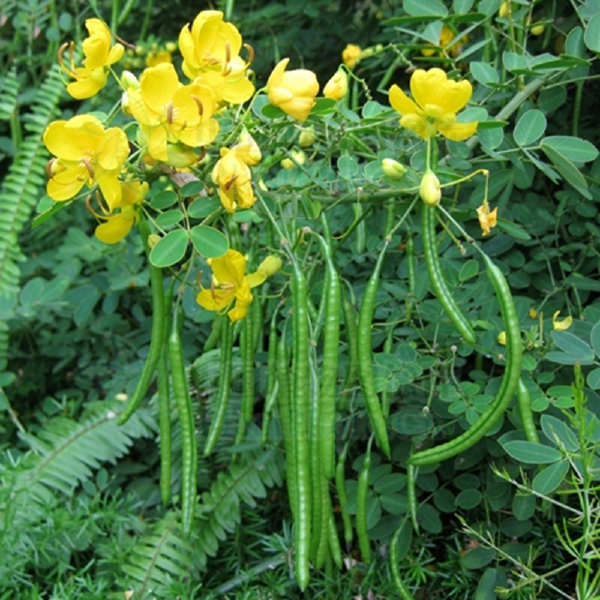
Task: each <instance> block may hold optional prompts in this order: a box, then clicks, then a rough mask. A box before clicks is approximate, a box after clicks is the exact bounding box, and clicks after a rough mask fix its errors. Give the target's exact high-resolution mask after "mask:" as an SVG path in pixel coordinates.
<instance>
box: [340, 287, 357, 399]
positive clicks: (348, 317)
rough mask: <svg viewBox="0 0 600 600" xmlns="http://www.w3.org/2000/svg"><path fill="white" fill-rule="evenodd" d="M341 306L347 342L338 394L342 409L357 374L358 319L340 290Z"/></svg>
mask: <svg viewBox="0 0 600 600" xmlns="http://www.w3.org/2000/svg"><path fill="white" fill-rule="evenodd" d="M342 308H343V309H344V321H345V323H346V342H347V344H348V372H347V373H346V379H345V380H344V386H343V389H342V393H341V394H340V400H339V408H340V410H344V409H345V408H346V405H347V403H348V397H349V395H350V389H351V388H352V386H353V385H354V383H355V382H356V378H357V376H358V319H357V315H356V310H355V309H354V306H352V303H351V302H350V300H349V299H348V295H347V293H346V292H344V291H343V290H342Z"/></svg>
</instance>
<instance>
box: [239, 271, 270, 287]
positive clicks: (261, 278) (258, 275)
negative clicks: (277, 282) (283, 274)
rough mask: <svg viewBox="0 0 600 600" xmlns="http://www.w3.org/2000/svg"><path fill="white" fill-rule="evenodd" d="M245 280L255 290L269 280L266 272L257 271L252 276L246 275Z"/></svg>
mask: <svg viewBox="0 0 600 600" xmlns="http://www.w3.org/2000/svg"><path fill="white" fill-rule="evenodd" d="M244 279H245V280H246V281H247V282H248V285H249V286H250V287H251V288H254V287H256V286H257V285H261V284H263V283H264V282H265V281H266V279H267V275H266V273H264V272H261V271H256V272H255V273H250V275H246V277H245V278H244Z"/></svg>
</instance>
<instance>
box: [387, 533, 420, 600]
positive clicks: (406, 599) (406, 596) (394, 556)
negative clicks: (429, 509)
mask: <svg viewBox="0 0 600 600" xmlns="http://www.w3.org/2000/svg"><path fill="white" fill-rule="evenodd" d="M403 525H404V523H402V525H400V527H398V529H397V530H396V533H394V537H393V538H392V541H391V543H390V565H391V567H392V577H393V578H394V585H395V586H396V589H397V590H398V594H400V600H415V597H414V596H413V595H412V594H411V593H410V590H409V589H408V587H407V586H406V584H405V583H404V581H402V577H401V576H400V558H399V553H398V539H399V537H400V533H401V532H402V527H403Z"/></svg>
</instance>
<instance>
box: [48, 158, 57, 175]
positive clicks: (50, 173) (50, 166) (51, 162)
mask: <svg viewBox="0 0 600 600" xmlns="http://www.w3.org/2000/svg"><path fill="white" fill-rule="evenodd" d="M55 162H56V159H55V158H51V159H50V160H49V161H48V162H47V163H46V177H47V178H48V179H52V165H54V163H55Z"/></svg>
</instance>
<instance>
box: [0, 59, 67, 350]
mask: <svg viewBox="0 0 600 600" xmlns="http://www.w3.org/2000/svg"><path fill="white" fill-rule="evenodd" d="M63 91H64V83H63V81H62V79H61V77H60V68H59V67H58V66H54V67H53V68H52V69H50V70H49V71H48V75H47V76H46V79H45V80H44V83H43V84H42V86H41V88H40V90H39V92H38V94H37V96H36V99H35V101H34V103H33V106H32V112H31V113H30V114H27V115H26V116H24V117H23V123H24V126H25V129H26V130H27V131H28V132H29V135H28V136H27V138H26V139H25V140H24V141H23V143H22V144H21V146H20V148H19V152H18V153H17V155H16V156H15V159H14V161H13V163H12V165H11V166H10V168H9V171H8V174H7V176H6V178H5V179H4V182H3V183H2V187H1V188H0V293H1V292H5V291H8V292H13V293H16V292H18V289H19V269H18V267H17V265H16V263H17V261H18V260H20V258H21V253H20V251H19V246H18V243H17V239H18V234H19V232H20V231H21V229H22V228H23V226H24V225H25V223H26V222H27V221H28V220H29V217H30V215H31V210H32V208H33V206H34V205H35V204H36V203H37V202H38V200H39V188H40V187H41V186H42V185H43V184H44V180H45V168H46V161H47V158H48V154H47V151H46V148H45V147H44V143H43V140H42V134H43V133H44V130H45V129H46V127H47V126H48V124H49V123H50V121H51V120H52V119H54V118H55V117H56V113H57V106H58V102H59V100H60V97H61V95H62V93H63ZM0 349H1V348H0ZM0 358H2V355H0Z"/></svg>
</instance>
